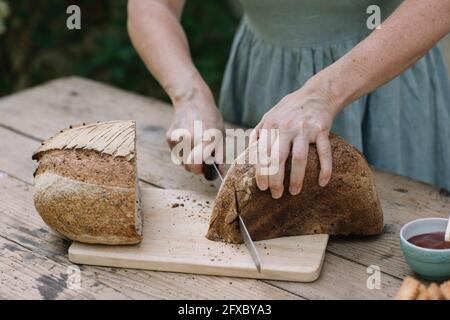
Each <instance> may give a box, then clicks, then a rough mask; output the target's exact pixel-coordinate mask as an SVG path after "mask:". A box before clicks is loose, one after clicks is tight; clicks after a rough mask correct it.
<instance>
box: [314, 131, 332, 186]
mask: <svg viewBox="0 0 450 320" xmlns="http://www.w3.org/2000/svg"><path fill="white" fill-rule="evenodd" d="M316 148H317V153H318V155H319V160H320V174H319V185H320V186H321V187H325V186H326V185H327V184H328V182H329V181H330V179H331V171H332V165H333V156H332V153H331V144H330V139H329V138H328V133H325V132H323V133H322V132H321V133H319V135H318V136H317V140H316Z"/></svg>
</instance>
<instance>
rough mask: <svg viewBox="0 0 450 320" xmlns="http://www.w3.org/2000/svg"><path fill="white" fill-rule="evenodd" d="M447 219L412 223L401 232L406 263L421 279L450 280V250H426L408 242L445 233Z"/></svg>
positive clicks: (401, 242)
mask: <svg viewBox="0 0 450 320" xmlns="http://www.w3.org/2000/svg"><path fill="white" fill-rule="evenodd" d="M447 221H448V220H447V219H443V218H425V219H418V220H414V221H411V222H409V223H407V224H405V225H404V226H403V227H402V229H401V230H400V246H401V248H402V250H403V253H404V255H405V258H406V262H407V263H408V265H409V266H410V267H411V269H413V270H414V271H415V272H416V273H417V274H418V275H419V276H420V277H421V278H423V279H426V280H432V281H441V280H447V279H449V278H450V249H426V248H421V247H418V246H416V245H414V244H412V243H410V242H409V241H408V239H410V238H411V237H414V236H417V235H420V234H424V233H431V232H445V228H446V226H447Z"/></svg>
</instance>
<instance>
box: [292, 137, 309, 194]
mask: <svg viewBox="0 0 450 320" xmlns="http://www.w3.org/2000/svg"><path fill="white" fill-rule="evenodd" d="M308 153H309V142H308V141H307V140H306V138H305V137H303V136H297V138H295V139H294V142H293V144H292V163H291V177H290V181H289V192H290V193H291V194H292V195H297V194H299V193H300V192H301V191H302V188H303V180H304V178H305V170H306V164H307V161H308Z"/></svg>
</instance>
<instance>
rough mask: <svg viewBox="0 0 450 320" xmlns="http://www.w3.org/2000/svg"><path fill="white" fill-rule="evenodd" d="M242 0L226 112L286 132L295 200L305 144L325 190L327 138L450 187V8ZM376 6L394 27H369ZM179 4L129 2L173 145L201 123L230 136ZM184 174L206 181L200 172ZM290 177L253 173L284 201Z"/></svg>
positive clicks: (283, 148)
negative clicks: (164, 102)
mask: <svg viewBox="0 0 450 320" xmlns="http://www.w3.org/2000/svg"><path fill="white" fill-rule="evenodd" d="M241 2H242V5H243V8H244V17H243V19H242V22H241V25H240V27H239V30H238V32H237V34H236V37H235V40H234V43H233V46H232V49H231V55H230V59H229V62H228V66H227V69H226V72H225V76H224V81H223V86H222V92H221V97H220V104H219V105H220V111H221V113H222V114H223V117H224V118H225V120H227V121H231V122H236V123H240V124H242V125H245V126H249V127H253V126H256V128H257V129H264V128H265V129H271V128H276V129H279V137H278V138H279V146H280V149H279V151H280V153H279V154H280V157H281V159H280V160H281V169H284V161H285V159H286V158H287V157H288V155H289V152H290V151H291V150H292V155H293V161H292V170H291V176H290V187H289V192H290V193H292V194H298V193H299V192H300V191H301V187H302V180H303V176H304V171H305V166H306V159H307V154H308V149H309V143H315V144H316V146H317V150H318V154H319V158H320V164H321V172H320V175H319V181H318V183H319V184H320V185H321V186H325V185H326V184H327V183H328V181H329V179H330V177H331V169H332V158H331V148H330V142H329V138H328V136H329V132H330V131H333V132H335V133H337V134H339V135H341V136H343V137H344V138H345V139H346V140H347V141H348V142H349V143H351V144H353V145H354V146H356V147H357V148H358V149H360V150H361V151H362V152H363V153H364V155H365V157H366V158H367V160H368V161H369V163H371V164H373V165H375V166H376V167H378V168H380V169H383V170H388V171H391V172H397V173H399V174H402V175H407V176H410V177H414V178H416V179H418V180H422V181H426V182H429V183H433V184H436V185H439V186H442V187H445V188H447V189H450V84H449V79H448V75H447V71H446V67H445V64H444V61H443V58H442V54H441V51H440V49H439V48H438V47H435V46H434V45H435V44H436V43H437V42H438V41H439V40H440V39H441V38H442V37H443V36H445V35H446V34H447V33H448V32H450V1H449V0H433V1H423V0H406V1H400V0H339V1H332V0H241ZM374 4H375V5H377V6H378V7H379V8H380V9H381V15H382V17H383V18H386V19H385V20H384V21H383V23H382V24H381V28H378V29H376V30H369V29H368V27H367V23H366V20H367V19H368V17H369V15H368V14H367V8H368V6H370V5H374ZM183 5H184V1H183V0H130V1H129V32H130V35H131V39H132V41H133V43H134V45H135V47H136V49H137V51H138V52H139V54H140V56H141V57H142V59H143V60H144V61H145V63H146V65H147V67H148V68H149V70H150V71H151V72H152V74H153V75H154V76H155V77H156V79H158V81H159V82H160V83H161V85H162V86H163V88H164V89H165V90H166V92H167V94H168V95H169V96H170V98H171V100H172V102H173V105H174V107H175V115H174V119H173V123H172V126H171V128H170V129H169V131H168V136H169V137H170V133H171V131H172V130H174V129H176V128H185V129H188V130H192V124H193V121H194V120H202V121H203V128H204V129H207V128H219V129H222V128H223V122H222V117H221V114H220V113H219V111H218V109H217V108H216V105H215V103H214V99H213V96H212V94H211V91H210V90H209V88H208V86H207V85H206V83H205V82H204V80H203V79H202V77H201V75H200V74H199V72H198V71H197V70H196V68H195V66H194V65H193V63H192V60H191V57H190V54H189V48H188V42H187V39H186V36H185V34H184V32H183V29H182V27H181V25H180V22H179V19H180V16H181V13H182V10H183ZM211 28H214V26H211ZM205 32H207V30H205ZM171 144H172V145H173V143H171ZM267 156H268V157H270V156H271V154H270V148H268V149H267ZM185 167H186V168H187V169H188V170H189V171H192V172H194V173H198V174H200V173H202V165H199V164H192V165H189V164H186V165H185ZM258 169H260V166H259V167H258ZM284 172H285V170H279V171H278V173H277V174H275V175H264V174H261V172H260V170H257V177H256V179H257V184H258V186H259V188H260V189H262V190H266V189H268V188H270V190H271V193H272V196H273V197H274V198H279V197H281V196H282V194H283V191H284V190H283V183H282V181H283V179H284Z"/></svg>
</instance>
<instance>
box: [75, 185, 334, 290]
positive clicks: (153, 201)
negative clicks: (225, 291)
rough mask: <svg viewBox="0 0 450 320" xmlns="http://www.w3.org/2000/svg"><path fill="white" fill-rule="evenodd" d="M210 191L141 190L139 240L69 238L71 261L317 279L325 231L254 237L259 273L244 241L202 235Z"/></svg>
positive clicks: (209, 203) (323, 253) (209, 204)
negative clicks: (108, 243)
mask: <svg viewBox="0 0 450 320" xmlns="http://www.w3.org/2000/svg"><path fill="white" fill-rule="evenodd" d="M213 199H214V195H211V196H208V195H204V194H200V193H196V192H190V191H180V190H164V189H157V188H147V189H143V190H142V202H143V211H144V219H145V220H144V240H143V241H142V243H141V244H139V245H133V246H106V245H92V244H82V243H78V242H74V243H73V244H72V245H71V246H70V248H69V259H70V261H72V262H74V263H79V264H88V265H99V266H110V267H122V268H136V269H148V270H159V271H172V272H183V273H196V274H208V275H220V276H233V277H245V278H258V279H273V280H289V281H300V282H310V281H314V280H316V279H317V278H318V277H319V274H320V270H321V268H322V262H323V259H324V256H325V249H326V246H327V242H328V235H323V234H320V235H311V236H296V237H284V238H279V239H272V240H265V241H257V242H255V245H256V248H257V250H258V252H259V254H260V257H261V273H258V271H257V270H256V268H255V266H254V264H253V261H252V259H251V257H250V255H249V253H248V252H247V249H246V247H245V245H243V244H242V245H234V244H227V243H220V242H214V241H210V240H208V239H206V238H205V234H206V232H207V230H208V222H209V217H210V214H211V206H212V202H213Z"/></svg>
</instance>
